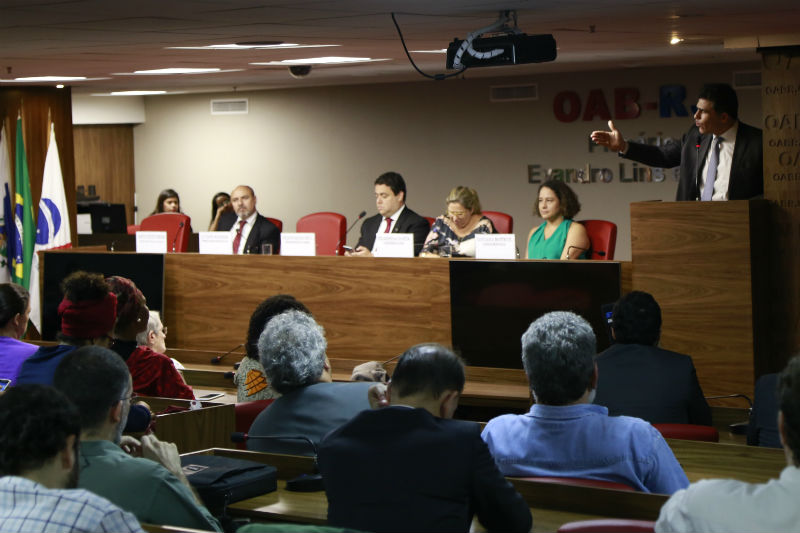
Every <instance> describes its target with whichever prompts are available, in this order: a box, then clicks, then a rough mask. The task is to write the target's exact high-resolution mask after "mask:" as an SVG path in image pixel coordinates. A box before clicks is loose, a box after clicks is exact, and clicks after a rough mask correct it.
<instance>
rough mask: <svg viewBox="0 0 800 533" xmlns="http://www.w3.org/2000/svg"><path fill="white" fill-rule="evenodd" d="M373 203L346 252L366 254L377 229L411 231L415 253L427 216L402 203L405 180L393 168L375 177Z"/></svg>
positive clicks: (422, 239) (425, 232) (426, 226)
mask: <svg viewBox="0 0 800 533" xmlns="http://www.w3.org/2000/svg"><path fill="white" fill-rule="evenodd" d="M375 204H376V205H377V207H378V214H377V215H375V216H371V217H369V218H368V219H366V220H365V221H364V223H363V224H361V237H360V238H359V239H358V244H357V245H356V248H355V250H354V251H352V252H346V254H345V255H348V256H360V257H368V256H371V255H372V250H373V249H374V247H375V236H376V235H377V234H378V233H413V234H414V255H419V251H420V250H421V249H422V244H423V243H424V242H425V237H427V236H428V231H430V229H431V226H430V224H429V223H428V221H427V220H425V219H424V218H422V217H421V216H419V215H418V214H416V213H415V212H414V211H412V210H411V209H409V208H408V207H407V206H406V182H405V180H403V176H401V175H400V174H398V173H397V172H386V173H384V174H381V175H380V176H378V179H376V180H375Z"/></svg>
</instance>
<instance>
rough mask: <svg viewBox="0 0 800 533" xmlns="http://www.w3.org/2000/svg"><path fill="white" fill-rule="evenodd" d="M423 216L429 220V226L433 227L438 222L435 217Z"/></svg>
mask: <svg viewBox="0 0 800 533" xmlns="http://www.w3.org/2000/svg"><path fill="white" fill-rule="evenodd" d="M422 218H424V219H425V220H427V221H428V227H429V228H432V227H433V223H434V222H436V219H435V218H433V217H422Z"/></svg>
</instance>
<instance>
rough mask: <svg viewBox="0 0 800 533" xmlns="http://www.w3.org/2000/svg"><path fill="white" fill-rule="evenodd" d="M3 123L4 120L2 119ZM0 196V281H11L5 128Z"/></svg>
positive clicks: (1, 145)
mask: <svg viewBox="0 0 800 533" xmlns="http://www.w3.org/2000/svg"><path fill="white" fill-rule="evenodd" d="M3 123H5V121H3ZM0 197H2V198H3V207H2V212H0V283H9V282H10V281H11V271H10V270H9V268H10V267H9V266H8V265H9V261H8V258H9V257H11V256H10V255H9V253H8V252H9V247H8V244H9V239H8V230H9V229H8V228H6V224H13V223H14V213H13V212H12V211H11V162H10V161H9V158H8V144H7V143H6V135H5V128H4V127H2V128H0Z"/></svg>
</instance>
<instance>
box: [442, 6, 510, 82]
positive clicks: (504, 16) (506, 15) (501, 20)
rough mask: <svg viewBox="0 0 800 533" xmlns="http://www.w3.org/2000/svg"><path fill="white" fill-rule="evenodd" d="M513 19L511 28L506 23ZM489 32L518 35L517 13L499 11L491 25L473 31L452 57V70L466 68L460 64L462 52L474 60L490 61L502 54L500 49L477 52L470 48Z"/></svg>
mask: <svg viewBox="0 0 800 533" xmlns="http://www.w3.org/2000/svg"><path fill="white" fill-rule="evenodd" d="M512 19H513V21H514V27H513V28H511V27H509V26H508V23H509V22H510V21H511V20H512ZM489 32H492V33H494V32H505V33H519V28H517V12H516V11H501V12H500V15H499V16H498V18H497V21H496V22H494V23H493V24H491V25H489V26H486V27H485V28H481V29H479V30H475V31H473V32H472V33H470V34H469V35H467V37H466V38H465V39H464V41H463V42H462V43H461V46H460V47H459V49H458V51H457V52H456V54H455V56H454V57H453V68H454V69H457V70H463V69H464V68H466V65H464V64H463V63H462V62H461V58H462V57H463V56H464V52H467V53H469V55H471V56H472V57H474V58H476V59H491V58H493V57H497V56H499V55H500V54H502V53H503V49H502V48H495V49H494V50H489V51H487V52H478V51H477V50H475V49H474V48H473V47H472V41H474V40H475V39H477V38H478V37H480V36H481V35H483V34H484V33H489Z"/></svg>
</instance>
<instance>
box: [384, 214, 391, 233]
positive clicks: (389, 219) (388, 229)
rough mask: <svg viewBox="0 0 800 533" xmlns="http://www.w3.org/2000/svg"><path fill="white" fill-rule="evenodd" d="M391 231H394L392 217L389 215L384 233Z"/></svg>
mask: <svg viewBox="0 0 800 533" xmlns="http://www.w3.org/2000/svg"><path fill="white" fill-rule="evenodd" d="M391 231H392V219H391V218H388V217H387V218H386V230H385V231H384V233H391Z"/></svg>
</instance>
